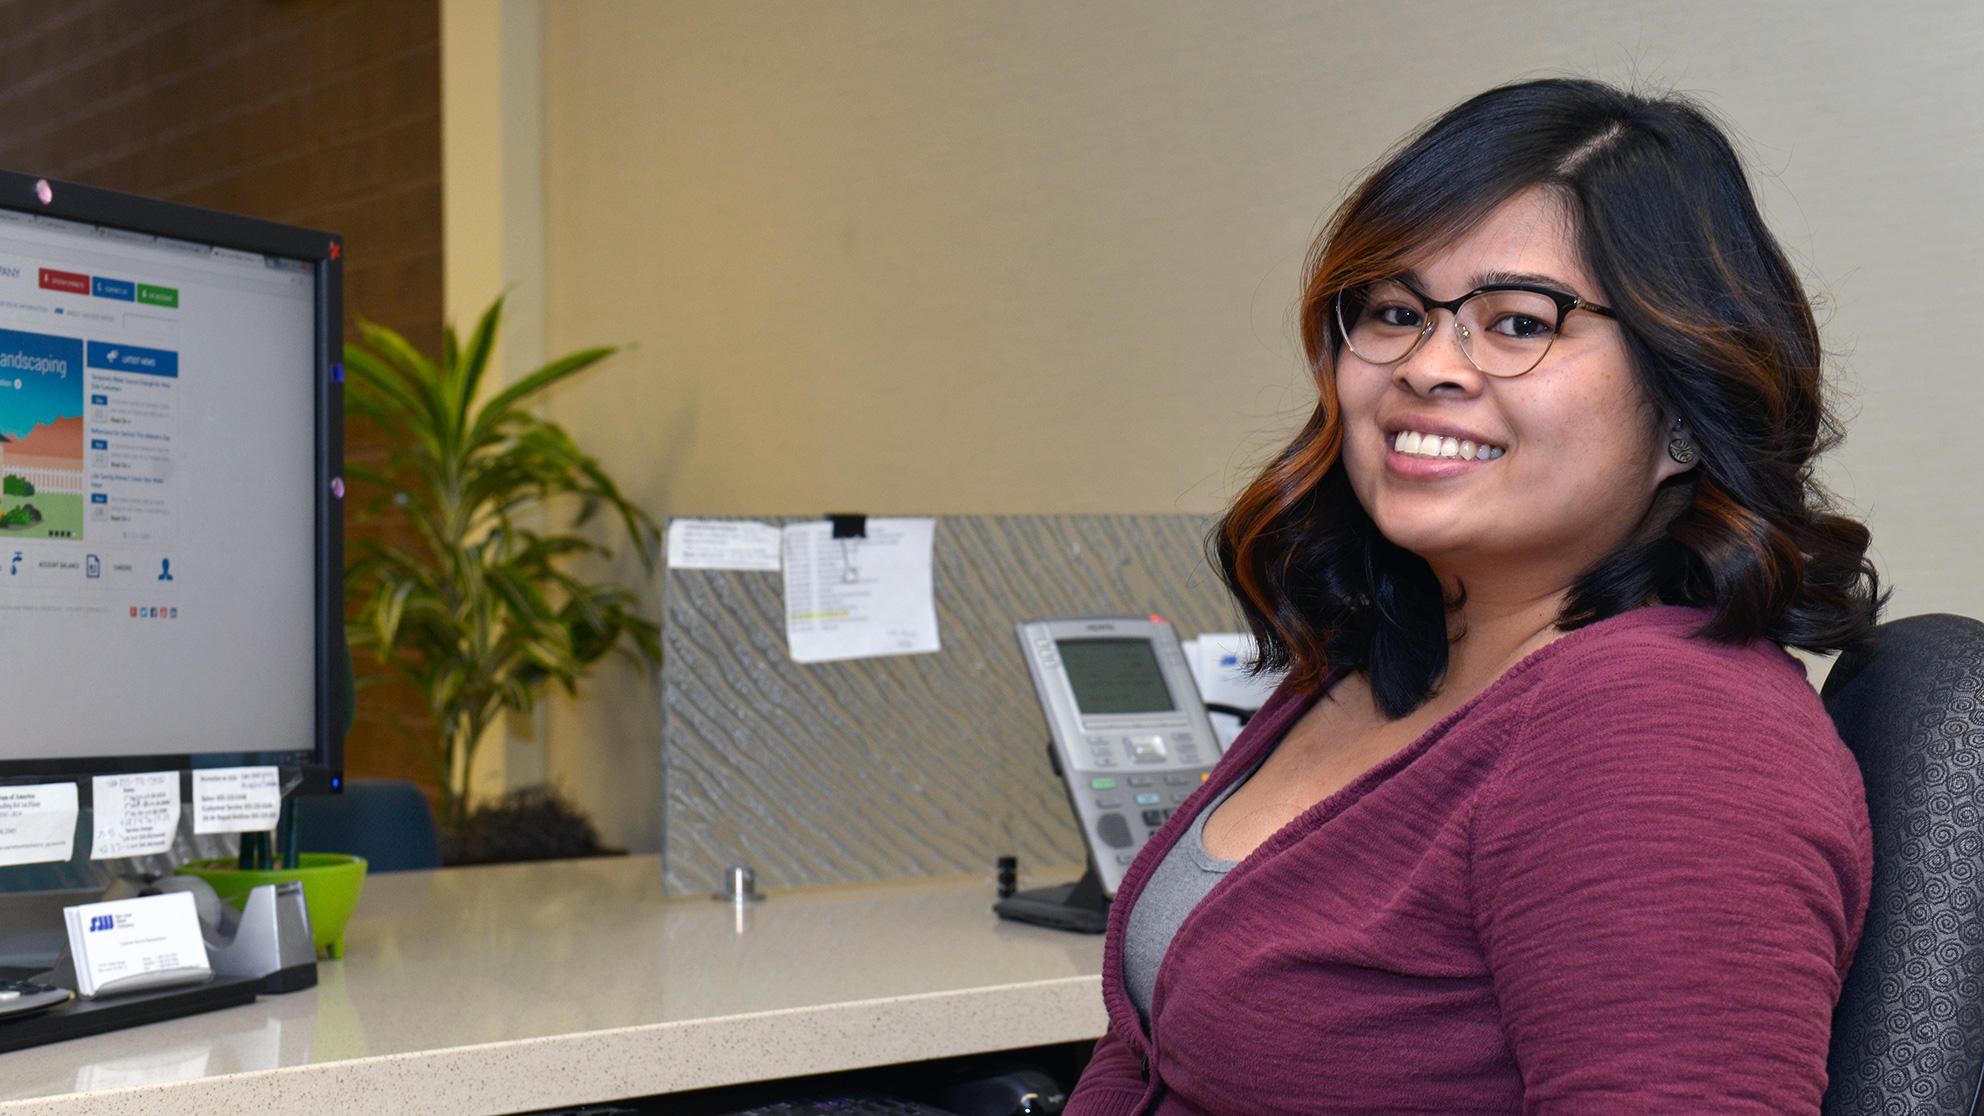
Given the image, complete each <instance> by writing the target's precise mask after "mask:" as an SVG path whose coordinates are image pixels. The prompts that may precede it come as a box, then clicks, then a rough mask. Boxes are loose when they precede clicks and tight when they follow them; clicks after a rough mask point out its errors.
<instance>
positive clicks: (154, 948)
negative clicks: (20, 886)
mask: <svg viewBox="0 0 1984 1116" xmlns="http://www.w3.org/2000/svg"><path fill="white" fill-rule="evenodd" d="M62 914H63V916H64V918H65V919H66V920H67V921H68V924H69V953H70V955H71V956H72V957H74V958H75V961H76V991H77V992H80V993H82V994H83V995H85V996H94V995H96V994H97V993H98V992H102V991H107V990H109V989H111V988H114V987H116V986H118V985H123V986H124V987H126V988H131V989H137V988H142V987H147V986H150V985H156V984H177V983H180V982H182V981H194V980H204V979H206V977H207V976H208V975H209V974H210V973H211V971H212V970H211V968H210V967H209V965H208V963H207V947H206V942H205V940H204V939H202V938H201V937H200V916H199V914H198V913H197V912H196V910H195V907H194V904H193V896H192V893H191V892H185V891H172V892H167V893H166V894H164V895H146V896H143V897H141V898H137V899H118V900H114V901H112V902H109V903H85V904H83V905H82V906H80V907H64V908H63V909H62Z"/></svg>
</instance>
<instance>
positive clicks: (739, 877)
mask: <svg viewBox="0 0 1984 1116" xmlns="http://www.w3.org/2000/svg"><path fill="white" fill-rule="evenodd" d="M710 898H712V899H716V900H720V901H727V902H729V903H730V912H731V919H732V922H733V923H734V925H733V926H732V927H731V929H732V930H734V931H735V932H737V933H739V934H742V933H744V932H745V931H747V930H749V929H751V904H752V903H755V902H758V901H759V900H762V899H763V898H764V896H762V895H760V894H758V874H757V873H756V872H753V871H751V869H749V868H747V867H745V866H744V865H742V864H736V865H732V866H731V867H729V868H725V869H724V870H723V890H721V891H719V892H717V893H716V894H714V895H712V896H710Z"/></svg>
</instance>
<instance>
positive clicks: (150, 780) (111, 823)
mask: <svg viewBox="0 0 1984 1116" xmlns="http://www.w3.org/2000/svg"><path fill="white" fill-rule="evenodd" d="M90 793H91V796H92V799H93V801H94V802H95V804H96V805H95V808H94V810H93V811H92V812H91V817H92V830H93V834H94V835H93V837H92V838H91V841H90V856H91V858H92V859H95V860H105V859H108V858H110V857H113V856H145V855H147V854H150V853H162V852H169V851H171V849H172V839H173V837H174V836H175V835H176V834H177V833H178V832H179V773H178V772H176V771H153V772H146V773H143V774H138V775H98V776H97V777H96V778H94V779H92V780H90Z"/></svg>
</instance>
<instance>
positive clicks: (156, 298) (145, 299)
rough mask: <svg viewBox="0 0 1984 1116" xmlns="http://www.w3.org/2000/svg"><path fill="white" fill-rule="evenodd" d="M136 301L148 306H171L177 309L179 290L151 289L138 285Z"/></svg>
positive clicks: (144, 285) (172, 288)
mask: <svg viewBox="0 0 1984 1116" xmlns="http://www.w3.org/2000/svg"><path fill="white" fill-rule="evenodd" d="M138 301H139V302H142V303H145V304H147V305H150V306H171V307H174V308H177V307H178V305H179V288H178V287H153V286H147V285H146V284H144V283H140V284H138Z"/></svg>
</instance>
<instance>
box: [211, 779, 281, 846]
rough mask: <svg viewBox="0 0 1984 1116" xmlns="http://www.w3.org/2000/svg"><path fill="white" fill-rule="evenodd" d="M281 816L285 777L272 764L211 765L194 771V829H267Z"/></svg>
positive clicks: (226, 831) (223, 830)
mask: <svg viewBox="0 0 1984 1116" xmlns="http://www.w3.org/2000/svg"><path fill="white" fill-rule="evenodd" d="M281 816H282V780H281V778H280V777H279V776H278V774H277V772H276V769H275V768H273V767H209V768H203V769H200V770H197V771H194V772H193V832H195V833H264V832H267V831H268V830H271V829H274V828H275V827H276V820H277V819H278V818H280V817H281Z"/></svg>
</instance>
